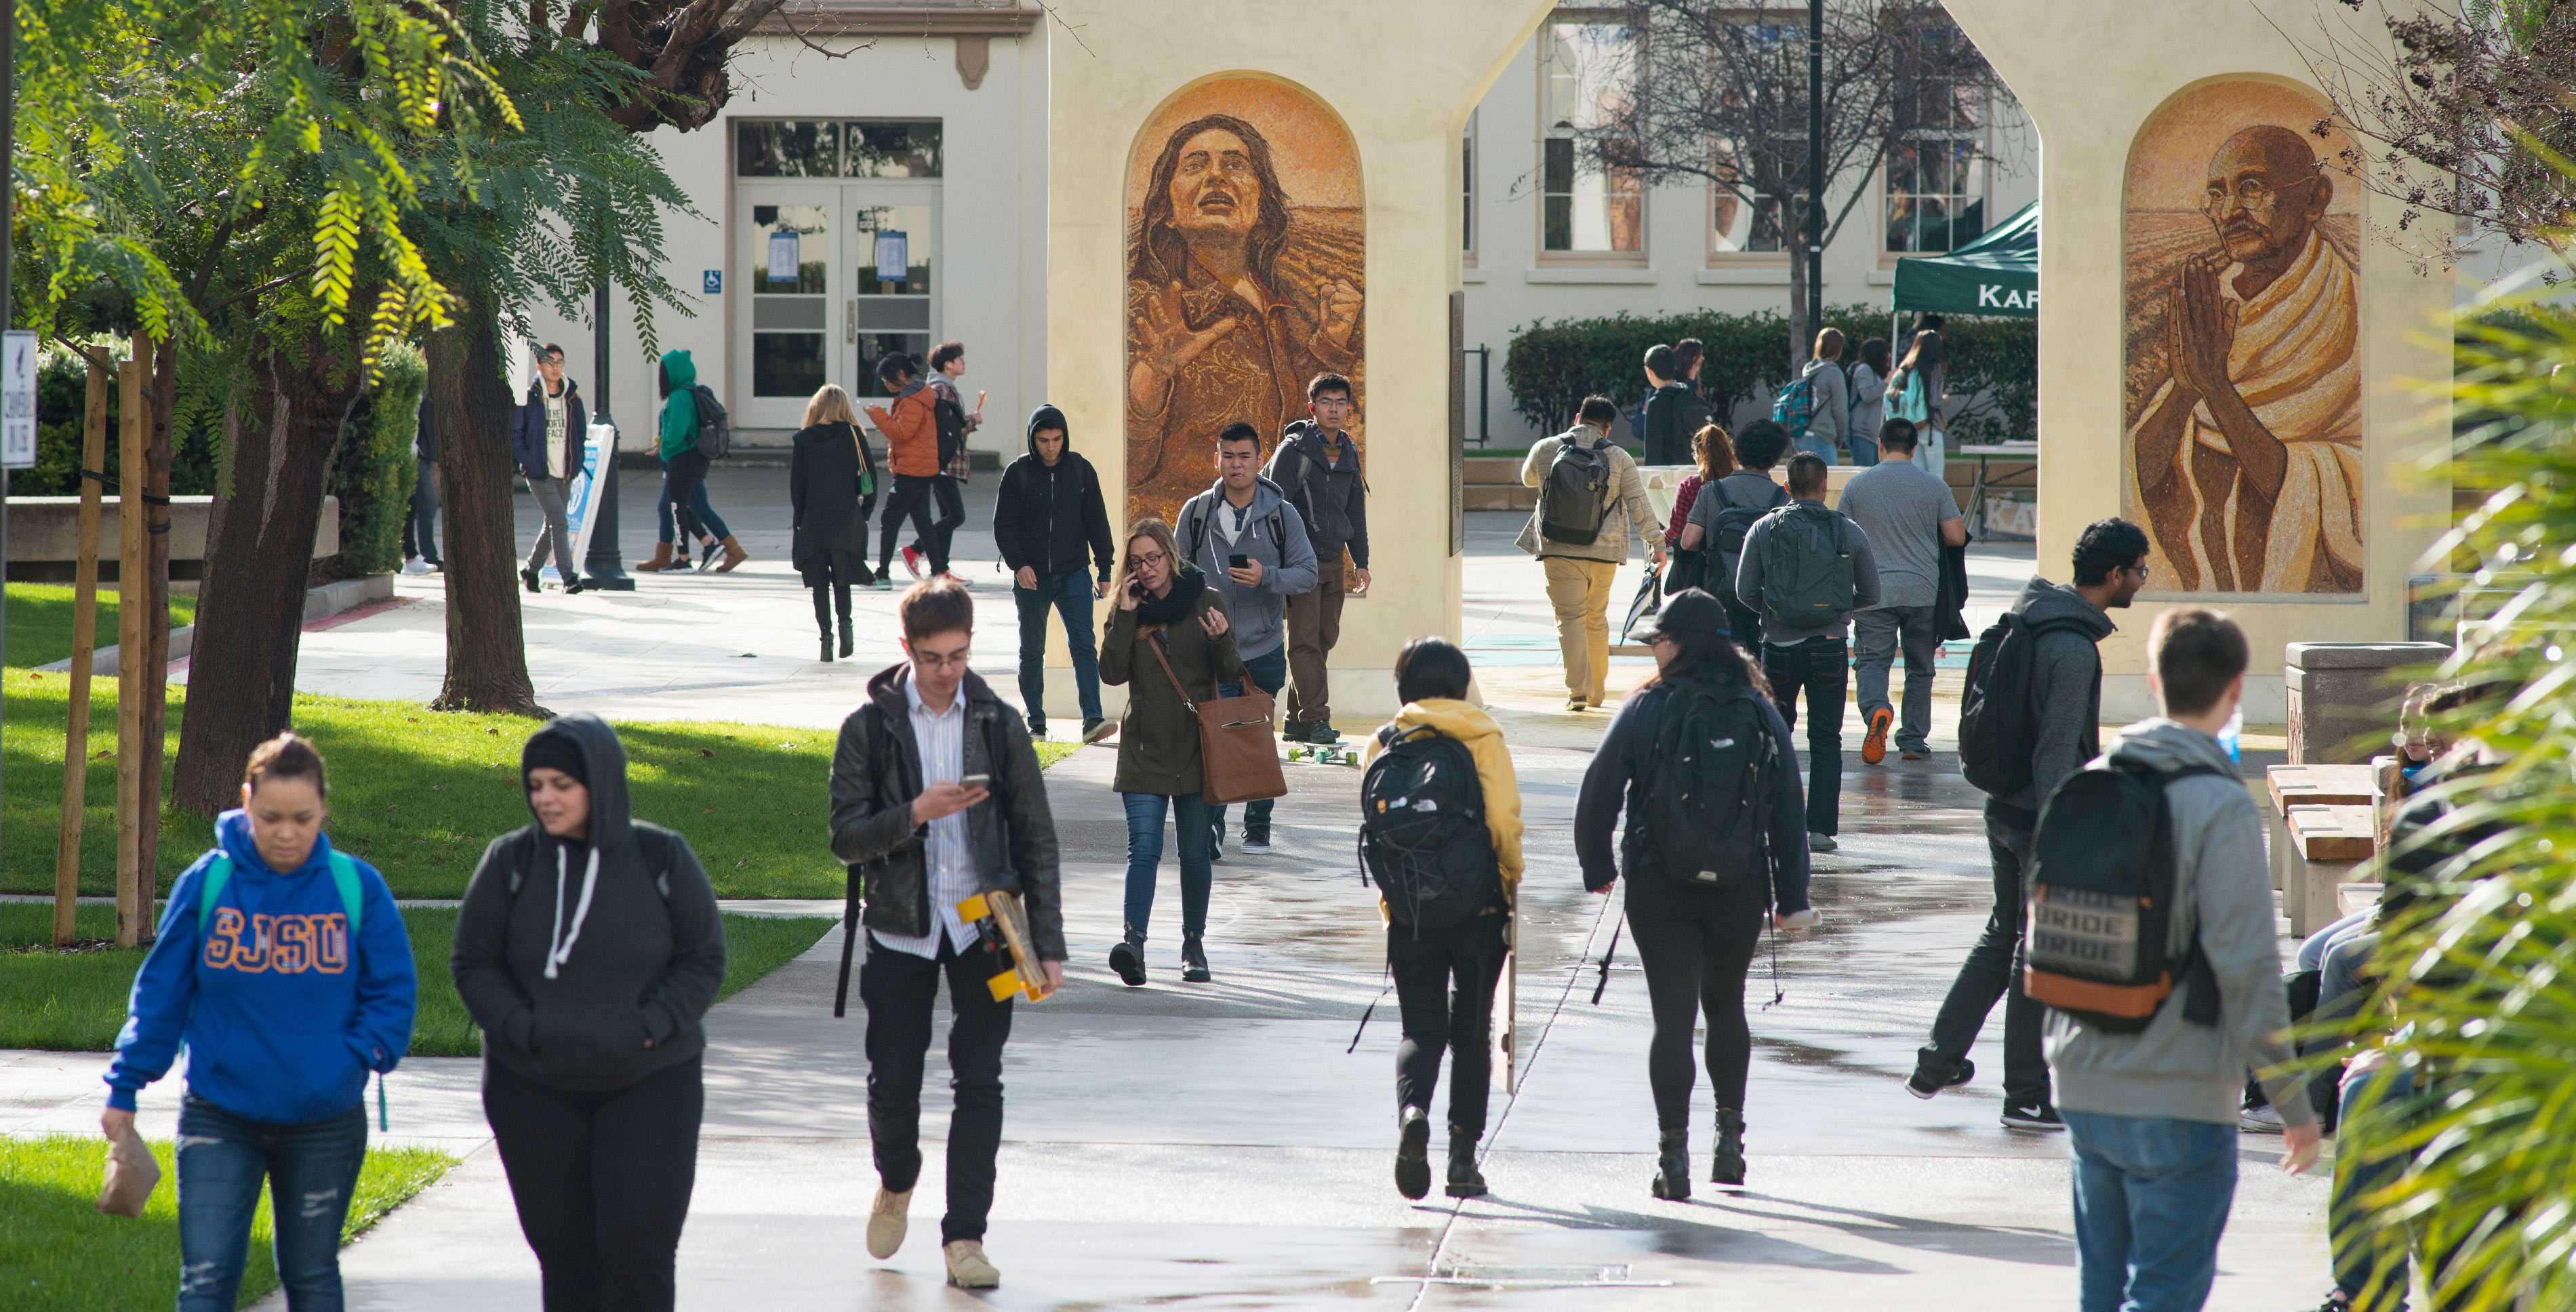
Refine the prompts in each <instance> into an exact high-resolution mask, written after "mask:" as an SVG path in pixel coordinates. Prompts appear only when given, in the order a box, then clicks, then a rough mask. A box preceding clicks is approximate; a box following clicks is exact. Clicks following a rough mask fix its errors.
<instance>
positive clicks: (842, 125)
mask: <svg viewBox="0 0 2576 1312" xmlns="http://www.w3.org/2000/svg"><path fill="white" fill-rule="evenodd" d="M940 142H941V130H940V124H938V123H936V122H923V123H916V122H902V121H894V122H885V121H874V120H852V121H831V120H821V121H817V120H794V121H785V122H781V121H773V120H759V119H736V120H734V175H735V176H736V177H744V178H935V177H938V176H939V175H940Z"/></svg>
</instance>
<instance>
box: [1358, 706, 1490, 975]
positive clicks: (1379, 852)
mask: <svg viewBox="0 0 2576 1312" xmlns="http://www.w3.org/2000/svg"><path fill="white" fill-rule="evenodd" d="M1377 740H1378V745H1379V748H1380V751H1379V752H1378V758H1377V759H1376V760H1374V761H1371V762H1369V768H1368V773H1367V774H1365V775H1363V776H1361V777H1360V871H1361V873H1360V882H1361V883H1362V884H1366V883H1367V882H1368V881H1369V879H1370V877H1371V876H1375V878H1376V880H1377V886H1378V891H1380V892H1382V893H1384V894H1385V895H1386V906H1387V912H1388V914H1389V915H1391V916H1393V917H1394V918H1395V922H1396V923H1397V924H1399V925H1403V926H1406V927H1407V928H1410V929H1412V930H1414V931H1415V932H1416V933H1419V932H1421V931H1422V930H1426V929H1445V928H1447V927H1448V926H1451V925H1456V924H1460V923H1463V922H1465V921H1466V920H1468V919H1469V918H1471V917H1474V916H1476V915H1479V914H1481V913H1483V912H1484V911H1485V910H1486V908H1488V907H1499V906H1501V905H1502V904H1503V875H1502V867H1501V866H1500V865H1499V864H1497V863H1496V861H1495V859H1494V843H1493V839H1492V838H1491V837H1490V836H1489V835H1488V834H1487V833H1486V831H1485V789H1484V785H1483V783H1482V782H1481V781H1480V780H1478V779H1477V777H1476V758H1475V757H1474V756H1472V755H1470V754H1469V753H1468V751H1467V745H1466V744H1465V743H1462V742H1460V741H1458V740H1457V739H1455V738H1451V737H1449V736H1447V735H1445V734H1443V733H1441V732H1439V731H1438V730H1436V729H1431V728H1415V729H1412V730H1410V731H1407V730H1403V729H1399V728H1397V727H1396V726H1395V725H1392V724H1390V725H1388V726H1386V727H1385V728H1383V729H1380V730H1378V733H1377Z"/></svg>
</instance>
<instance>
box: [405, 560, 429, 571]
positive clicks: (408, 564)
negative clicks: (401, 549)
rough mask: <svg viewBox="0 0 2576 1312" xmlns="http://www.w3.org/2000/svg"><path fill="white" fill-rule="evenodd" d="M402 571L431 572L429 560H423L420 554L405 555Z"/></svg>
mask: <svg viewBox="0 0 2576 1312" xmlns="http://www.w3.org/2000/svg"><path fill="white" fill-rule="evenodd" d="M402 572H403V573H405V574H426V573H428V572H429V562H428V561H425V560H422V559H421V558H420V557H418V556H405V557H403V567H402Z"/></svg>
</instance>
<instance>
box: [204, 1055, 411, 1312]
mask: <svg viewBox="0 0 2576 1312" xmlns="http://www.w3.org/2000/svg"><path fill="white" fill-rule="evenodd" d="M178 1156H179V1312H232V1310H233V1301H234V1297H235V1296H236V1295H237V1294H238V1293H239V1292H240V1290H241V1280H242V1263H243V1262H244V1261H245V1260H246V1259H247V1258H248V1257H249V1255H250V1221H251V1214H252V1213H254V1212H256V1211H258V1210H259V1189H260V1185H261V1184H263V1183H266V1184H267V1185H268V1186H269V1188H270V1195H271V1197H272V1198H273V1199H274V1200H275V1202H276V1207H275V1208H274V1209H273V1211H274V1213H275V1216H274V1218H273V1220H272V1221H271V1226H272V1229H273V1232H274V1234H275V1236H276V1253H277V1281H278V1284H280V1285H281V1286H283V1287H284V1288H285V1290H286V1305H287V1306H288V1307H289V1308H292V1309H293V1310H294V1312H339V1310H340V1224H341V1222H342V1221H344V1220H346V1219H347V1218H348V1215H349V1196H350V1195H351V1194H352V1193H354V1192H356V1190H357V1187H358V1167H359V1165H360V1164H362V1163H364V1162H365V1161H366V1160H367V1113H366V1109H365V1108H364V1107H363V1106H359V1107H352V1108H350V1109H349V1110H347V1111H345V1112H342V1113H341V1114H339V1115H337V1116H334V1117H331V1118H330V1119H328V1120H321V1121H315V1122H313V1123H312V1124H310V1125H270V1124H267V1123H265V1122H261V1121H254V1120H249V1119H247V1118H245V1117H240V1116H235V1115H233V1114H232V1113H231V1112H228V1111H225V1110H224V1109H223V1108H221V1107H217V1106H216V1105H214V1104H213V1103H210V1102H207V1101H206V1100H204V1099H202V1098H199V1097H197V1096H196V1095H194V1094H190V1095H189V1096H188V1099H187V1101H186V1102H185V1103H184V1104H183V1105H182V1106H181V1107H180V1110H179V1154H178Z"/></svg>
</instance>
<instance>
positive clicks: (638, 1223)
mask: <svg viewBox="0 0 2576 1312" xmlns="http://www.w3.org/2000/svg"><path fill="white" fill-rule="evenodd" d="M702 1075H703V1070H702V1067H701V1065H700V1062H699V1059H698V1058H695V1057H692V1058H690V1059H689V1060H687V1061H685V1062H682V1063H681V1064H679V1065H677V1066H672V1067H668V1068H666V1069H663V1070H659V1071H656V1072H654V1073H653V1074H651V1075H647V1076H645V1077H644V1078H643V1079H641V1080H637V1081H636V1082H635V1083H633V1084H630V1085H628V1086H626V1087H625V1088H623V1089H615V1090H611V1091H609V1092H606V1093H584V1092H578V1091H575V1090H570V1089H558V1088H556V1087H554V1086H553V1085H549V1084H540V1083H538V1082H537V1081H535V1080H532V1079H530V1078H528V1077H527V1076H525V1075H521V1074H518V1073H517V1072H515V1071H512V1070H510V1069H509V1068H507V1067H505V1066H501V1065H499V1064H497V1063H495V1062H491V1061H488V1060H487V1061H486V1062H484V1064H483V1114H484V1116H485V1118H486V1119H488V1120H490V1121H491V1123H492V1140H493V1142H494V1144H496V1145H497V1146H498V1147H499V1148H500V1150H501V1169H502V1170H503V1171H505V1172H507V1173H508V1175H509V1177H510V1198H511V1201H512V1202H514V1203H516V1204H518V1209H519V1232H520V1233H521V1234H523V1235H526V1236H527V1238H528V1247H530V1248H532V1249H534V1250H536V1254H537V1265H538V1267H539V1268H540V1269H541V1270H542V1271H543V1273H544V1286H545V1312H591V1309H598V1310H599V1312H609V1310H610V1309H616V1312H667V1309H669V1308H670V1306H671V1301H672V1272H673V1259H674V1257H675V1255H676V1254H677V1253H678V1251H679V1248H680V1227H681V1225H682V1223H684V1222H686V1221H687V1220H688V1219H689V1191H690V1189H691V1187H692V1186H694V1185H695V1184H696V1182H697V1172H698V1119H699V1115H700V1113H701V1112H703V1111H704V1110H705V1107H706V1086H705V1083H704V1081H703V1079H702V1078H701V1077H702Z"/></svg>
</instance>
